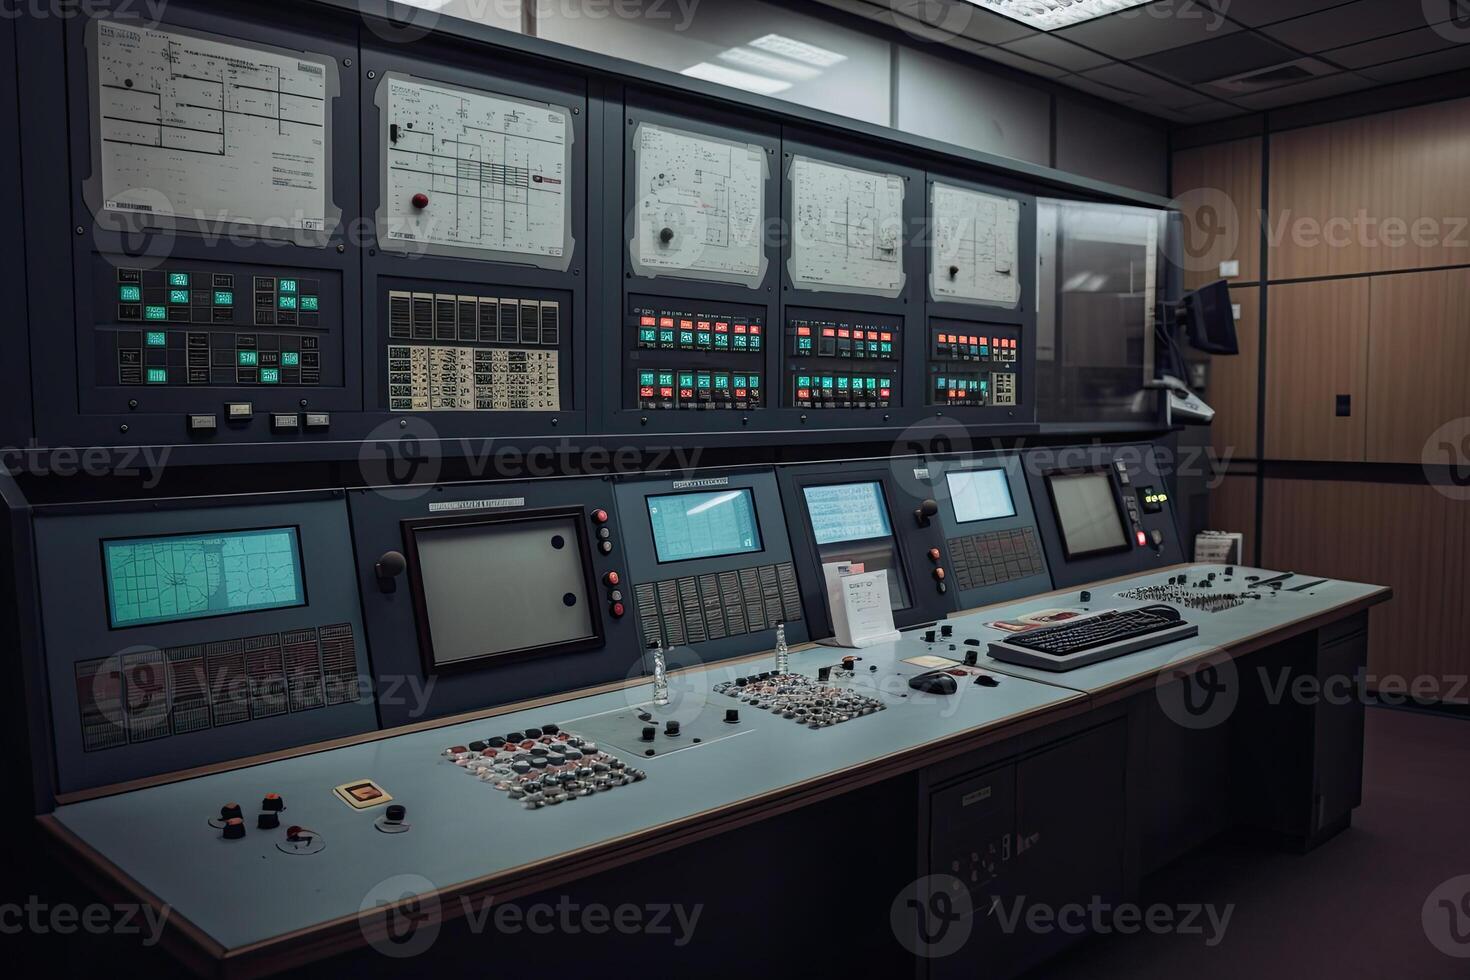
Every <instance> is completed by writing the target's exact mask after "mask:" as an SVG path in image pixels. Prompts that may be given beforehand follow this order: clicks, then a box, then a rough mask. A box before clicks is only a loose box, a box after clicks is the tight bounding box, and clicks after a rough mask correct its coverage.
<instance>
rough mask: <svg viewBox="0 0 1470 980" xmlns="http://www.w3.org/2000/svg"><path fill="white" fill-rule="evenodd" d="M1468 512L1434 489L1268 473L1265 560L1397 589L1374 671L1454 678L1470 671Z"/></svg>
mask: <svg viewBox="0 0 1470 980" xmlns="http://www.w3.org/2000/svg"><path fill="white" fill-rule="evenodd" d="M1467 514H1470V503H1466V502H1463V501H1455V500H1451V499H1449V498H1448V497H1446V496H1445V495H1444V494H1441V493H1440V492H1439V491H1437V490H1435V489H1434V488H1433V487H1428V486H1421V485H1417V484H1396V483H1364V482H1358V481H1348V480H1342V481H1329V480H1288V479H1278V478H1271V479H1267V480H1266V485H1265V491H1264V514H1263V517H1264V520H1263V523H1262V532H1261V533H1262V542H1261V543H1262V549H1263V550H1262V564H1263V565H1264V566H1266V567H1268V568H1277V569H1282V570H1290V571H1296V572H1305V573H1310V574H1315V575H1322V576H1331V577H1333V578H1343V579H1350V580H1354V581H1360V582H1374V583H1379V584H1385V585H1390V586H1392V587H1393V590H1394V598H1393V600H1392V601H1391V602H1389V603H1388V604H1386V605H1384V606H1379V607H1377V608H1376V609H1375V610H1374V611H1373V627H1372V645H1371V649H1370V653H1369V663H1368V669H1369V672H1370V674H1372V675H1375V676H1377V677H1384V676H1388V675H1393V676H1396V677H1400V678H1403V679H1405V680H1412V679H1414V678H1419V677H1429V678H1435V679H1439V680H1440V681H1452V680H1453V679H1454V678H1456V677H1460V676H1464V675H1465V674H1467V673H1470V647H1467V645H1466V644H1465V643H1464V640H1463V630H1462V628H1461V612H1462V611H1463V609H1464V602H1465V599H1464V597H1465V594H1466V592H1467V590H1470V581H1467V578H1466V576H1467V572H1470V567H1467V561H1466V557H1465V550H1466V545H1467V544H1470V540H1467V533H1470V522H1467V519H1466V518H1467ZM1441 693H1442V694H1448V693H1452V692H1451V691H1450V689H1449V685H1448V684H1447V685H1446V687H1445V689H1444V690H1443V691H1442V692H1441ZM1458 693H1459V695H1460V697H1461V699H1463V698H1464V695H1465V693H1466V692H1465V691H1463V690H1461V691H1459V692H1458Z"/></svg>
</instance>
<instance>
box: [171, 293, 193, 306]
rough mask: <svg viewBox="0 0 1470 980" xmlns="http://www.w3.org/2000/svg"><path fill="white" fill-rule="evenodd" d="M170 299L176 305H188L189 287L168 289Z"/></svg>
mask: <svg viewBox="0 0 1470 980" xmlns="http://www.w3.org/2000/svg"><path fill="white" fill-rule="evenodd" d="M168 301H169V302H170V303H172V304H173V305H174V306H188V305H189V291H188V290H187V289H170V290H169V291H168Z"/></svg>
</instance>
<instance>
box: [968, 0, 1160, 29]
mask: <svg viewBox="0 0 1470 980" xmlns="http://www.w3.org/2000/svg"><path fill="white" fill-rule="evenodd" d="M968 2H970V3H973V4H974V5H975V6H977V7H981V8H983V9H985V10H989V11H991V12H993V13H997V14H1000V15H1001V16H1002V17H1009V18H1010V19H1011V20H1019V21H1020V22H1021V23H1023V24H1026V25H1028V26H1030V27H1034V28H1036V29H1037V30H1038V31H1054V30H1056V29H1057V28H1059V27H1070V26H1071V25H1073V24H1080V23H1082V22H1083V21H1085V20H1096V19H1097V18H1099V17H1106V16H1107V15H1108V14H1116V13H1118V12H1119V11H1120V10H1129V9H1131V8H1133V7H1138V6H1142V5H1143V4H1145V3H1152V2H1153V0H968Z"/></svg>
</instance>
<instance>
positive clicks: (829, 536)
mask: <svg viewBox="0 0 1470 980" xmlns="http://www.w3.org/2000/svg"><path fill="white" fill-rule="evenodd" d="M802 495H803V496H804V497H805V498H806V512H807V518H808V520H809V521H810V522H811V528H812V537H813V538H814V539H815V540H816V542H817V555H818V557H819V558H820V559H821V563H822V564H823V565H828V564H831V563H832V562H839V561H847V562H857V563H861V564H862V565H863V571H865V572H877V571H885V572H887V573H888V605H889V606H891V607H892V608H893V609H895V610H897V609H907V608H908V607H909V593H908V583H907V581H906V580H905V579H904V574H903V563H902V562H901V561H899V557H898V545H897V544H896V543H895V541H894V537H893V524H892V523H891V522H890V521H889V519H888V501H887V498H886V497H885V496H884V494H883V484H881V483H879V482H878V481H877V480H873V481H864V482H861V483H832V484H826V485H822V486H808V487H804V488H802Z"/></svg>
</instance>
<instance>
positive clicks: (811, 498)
mask: <svg viewBox="0 0 1470 980" xmlns="http://www.w3.org/2000/svg"><path fill="white" fill-rule="evenodd" d="M804 492H805V493H806V511H807V515H808V516H809V517H810V518H811V522H812V535H813V536H814V537H815V538H816V539H817V544H819V545H823V544H836V543H837V542H839V541H867V540H870V539H873V538H887V537H891V536H892V534H893V526H892V525H891V524H889V523H888V504H887V503H886V502H885V500H884V499H883V487H882V486H881V485H880V484H878V483H877V482H876V481H875V482H873V483H839V484H835V485H833V486H828V487H807V488H806V489H805V491H804Z"/></svg>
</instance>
